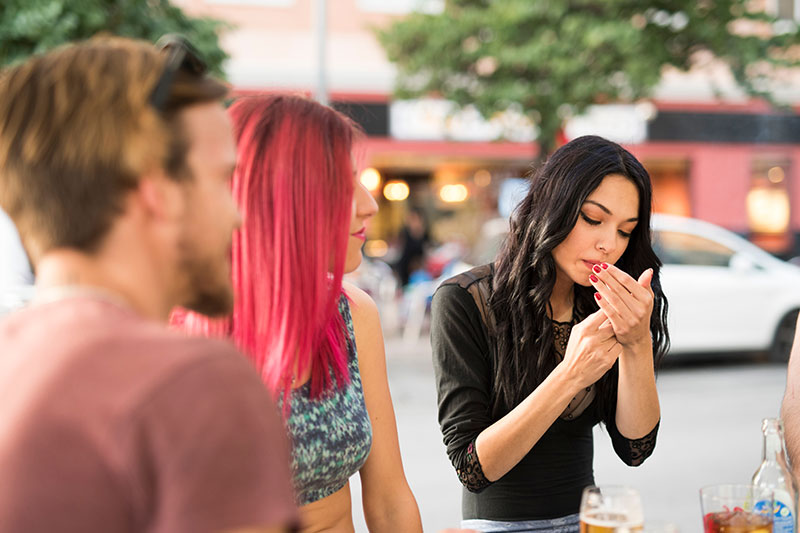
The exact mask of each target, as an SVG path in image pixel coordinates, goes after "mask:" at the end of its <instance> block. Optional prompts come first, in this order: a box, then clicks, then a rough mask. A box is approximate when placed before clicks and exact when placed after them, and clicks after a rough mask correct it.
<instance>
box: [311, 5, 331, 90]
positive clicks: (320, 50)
mask: <svg viewBox="0 0 800 533" xmlns="http://www.w3.org/2000/svg"><path fill="white" fill-rule="evenodd" d="M327 3H328V2H327V0H316V9H315V10H314V34H315V36H316V41H317V86H316V88H315V90H314V98H316V100H317V102H319V103H321V104H323V105H328V86H327V79H326V73H325V70H326V69H325V64H326V61H325V44H326V40H327V36H326V32H327V22H328V21H327V13H326V11H327Z"/></svg>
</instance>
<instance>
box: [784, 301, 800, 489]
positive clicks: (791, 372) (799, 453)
mask: <svg viewBox="0 0 800 533" xmlns="http://www.w3.org/2000/svg"><path fill="white" fill-rule="evenodd" d="M798 323H799V324H800V316H799V317H798ZM781 418H782V419H783V431H784V438H785V440H786V451H787V453H788V454H789V461H790V463H791V468H792V472H793V473H794V477H795V479H800V327H798V328H796V329H795V333H794V342H793V343H792V353H791V355H790V356H789V366H788V368H787V371H786V391H785V392H784V393H783V403H782V404H781Z"/></svg>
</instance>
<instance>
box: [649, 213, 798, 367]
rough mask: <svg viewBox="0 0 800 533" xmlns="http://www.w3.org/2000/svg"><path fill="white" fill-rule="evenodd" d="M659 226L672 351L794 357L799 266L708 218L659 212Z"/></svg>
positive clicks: (657, 239)
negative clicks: (764, 353)
mask: <svg viewBox="0 0 800 533" xmlns="http://www.w3.org/2000/svg"><path fill="white" fill-rule="evenodd" d="M652 225H653V241H654V248H655V250H656V253H657V254H658V256H659V257H660V258H661V260H662V261H663V262H664V268H663V269H662V272H661V284H662V287H663V290H664V294H666V296H667V301H668V302H669V315H668V317H669V318H668V320H669V332H670V339H671V345H672V348H671V349H670V353H671V354H682V353H702V352H705V353H711V352H715V353H720V352H740V353H741V352H761V351H765V352H766V353H767V354H768V357H769V359H770V360H774V361H786V360H788V357H789V351H790V348H791V345H792V339H793V336H794V329H795V322H796V319H797V313H798V310H799V309H800V267H797V266H795V265H792V264H790V263H787V262H785V261H781V260H780V259H777V258H776V257H774V256H772V255H770V254H768V253H767V252H765V251H764V250H762V249H761V248H758V247H757V246H755V245H754V244H752V243H750V242H749V241H747V240H746V239H744V238H742V237H740V236H739V235H736V234H735V233H733V232H731V231H728V230H726V229H723V228H721V227H719V226H716V225H714V224H710V223H708V222H703V221H700V220H696V219H691V218H683V217H675V216H668V215H654V216H653V224H652Z"/></svg>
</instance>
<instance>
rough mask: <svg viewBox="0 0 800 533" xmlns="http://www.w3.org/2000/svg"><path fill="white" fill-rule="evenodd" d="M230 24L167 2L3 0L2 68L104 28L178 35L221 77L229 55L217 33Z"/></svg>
mask: <svg viewBox="0 0 800 533" xmlns="http://www.w3.org/2000/svg"><path fill="white" fill-rule="evenodd" d="M226 27H227V25H226V23H224V22H222V21H219V20H215V19H211V18H205V17H201V18H196V17H190V16H188V15H186V14H185V13H184V12H183V11H181V9H180V8H178V7H176V6H174V5H172V4H171V3H170V2H169V0H0V67H2V66H4V65H8V64H12V63H16V62H18V61H21V60H23V59H25V58H26V57H27V56H29V55H31V54H35V53H40V52H44V51H46V50H49V49H51V48H53V47H56V46H59V45H61V44H64V43H66V42H69V41H76V40H82V39H87V38H89V37H92V36H93V35H96V34H98V33H103V32H104V33H108V34H113V35H120V36H124V37H133V38H139V39H145V40H148V41H151V42H155V41H156V40H157V39H158V38H159V37H161V36H162V35H164V34H165V33H180V34H183V35H184V36H186V37H187V38H188V39H189V40H190V41H191V42H192V44H194V45H195V46H196V47H197V49H198V50H199V52H200V54H201V55H202V56H203V59H205V61H206V62H207V63H208V65H209V68H210V69H211V70H212V71H213V72H214V73H215V74H217V75H221V74H222V62H223V61H224V60H225V59H226V58H227V57H228V55H227V54H226V53H225V51H223V50H222V49H221V48H220V46H219V39H218V34H219V32H220V31H221V30H223V29H225V28H226Z"/></svg>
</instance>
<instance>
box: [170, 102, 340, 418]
mask: <svg viewBox="0 0 800 533" xmlns="http://www.w3.org/2000/svg"><path fill="white" fill-rule="evenodd" d="M229 113H230V116H231V118H232V120H233V123H234V131H235V135H236V140H237V143H238V160H237V164H236V171H235V172H234V175H233V182H232V191H233V197H234V199H235V201H236V202H237V203H238V205H239V209H240V210H241V213H242V217H243V225H242V227H241V228H240V229H239V230H238V231H237V232H236V233H234V236H233V248H232V258H231V267H232V280H233V288H234V293H235V303H234V310H233V314H232V315H231V317H230V318H229V319H227V320H223V321H220V320H210V319H208V318H206V317H204V316H201V315H197V314H194V313H189V314H187V315H185V316H182V315H181V314H180V313H179V314H177V315H176V316H175V317H174V320H173V323H178V324H180V325H181V326H182V327H184V328H185V329H187V330H189V331H191V332H199V333H204V334H206V335H212V336H218V335H229V336H230V337H231V338H232V339H233V341H234V342H235V343H236V345H237V346H238V347H239V349H240V350H242V351H243V352H244V353H245V354H246V355H247V356H248V357H249V358H250V359H251V360H252V361H253V363H254V364H255V366H256V368H257V369H258V371H259V372H260V373H261V376H262V379H263V380H264V383H265V384H266V385H267V387H268V388H269V389H270V390H272V391H273V393H274V394H276V395H277V394H282V395H283V396H284V398H286V397H287V395H288V392H289V391H290V389H291V386H292V376H293V375H297V376H301V375H304V373H305V372H306V371H307V370H308V369H309V368H310V369H311V396H312V397H318V396H319V395H320V394H321V393H322V392H323V391H327V390H330V389H332V388H333V387H334V385H336V386H341V385H343V384H345V383H347V382H348V373H347V344H346V342H347V340H346V329H345V324H344V321H343V319H342V317H341V315H340V314H339V312H338V303H339V298H340V297H341V296H342V294H343V292H342V276H343V275H344V264H345V256H346V253H347V239H348V231H347V228H349V225H350V216H351V209H352V198H353V187H354V183H353V168H352V162H351V148H352V144H353V141H354V136H355V134H356V129H355V127H354V125H353V124H352V122H351V121H350V120H349V119H347V118H346V117H345V116H343V115H341V114H340V113H338V112H337V111H334V110H333V109H330V108H328V107H325V106H323V105H321V104H318V103H316V102H314V101H312V100H308V99H305V98H302V97H296V96H285V95H283V96H281V95H270V96H248V97H244V98H241V99H239V100H237V101H236V102H235V103H234V104H233V105H232V106H231V108H230V110H229ZM295 364H296V365H297V368H296V369H295ZM332 376H333V378H332ZM334 382H335V383H334ZM287 403H288V402H287Z"/></svg>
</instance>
